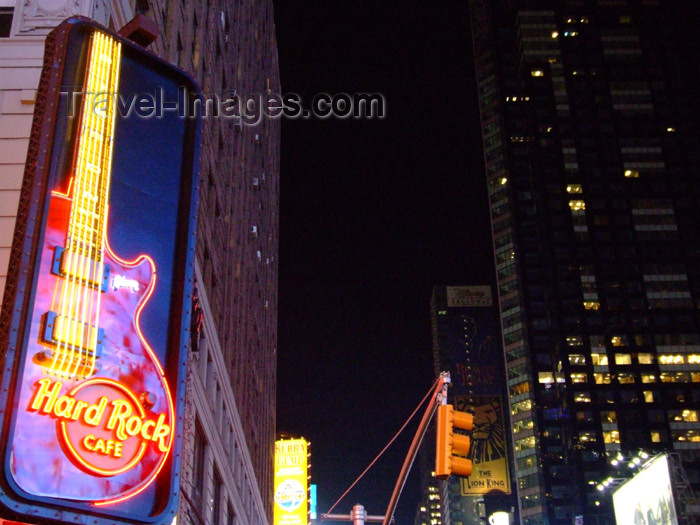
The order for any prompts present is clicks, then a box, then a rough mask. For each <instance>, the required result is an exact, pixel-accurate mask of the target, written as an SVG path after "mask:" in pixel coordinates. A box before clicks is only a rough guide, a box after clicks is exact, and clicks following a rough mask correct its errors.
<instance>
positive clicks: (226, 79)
mask: <svg viewBox="0 0 700 525" xmlns="http://www.w3.org/2000/svg"><path fill="white" fill-rule="evenodd" d="M136 14H144V15H145V16H146V17H148V18H150V19H151V20H153V21H155V22H156V23H157V26H158V32H159V38H158V39H157V40H156V41H155V42H154V43H153V44H152V45H151V46H150V48H149V50H151V51H152V52H154V53H156V54H158V55H159V56H161V57H162V58H164V59H166V60H168V61H169V62H171V63H173V64H176V65H178V66H179V67H181V68H182V69H184V70H185V71H187V72H189V73H190V74H191V75H192V76H193V77H194V78H196V80H197V81H198V82H199V84H200V86H201V88H202V91H203V94H204V97H205V98H207V99H212V100H214V99H216V98H217V97H218V98H219V99H234V100H241V101H244V100H246V97H253V96H256V97H262V96H263V95H264V94H270V93H279V90H280V87H279V71H278V69H279V68H278V62H277V47H276V40H275V28H274V17H273V9H272V2H269V1H263V2H219V1H216V0H208V1H193V0H182V1H178V2H173V1H167V0H154V1H148V0H78V1H72V0H71V1H65V0H50V1H48V2H43V1H42V2H39V1H33V0H30V1H15V0H2V1H0V290H2V289H4V286H5V276H6V274H7V265H8V258H9V252H10V246H11V244H12V237H13V230H14V222H15V215H16V211H17V206H18V200H19V193H20V191H19V190H20V186H21V182H22V176H23V171H24V162H25V157H26V154H27V146H28V142H29V134H30V130H31V123H32V113H33V111H34V102H35V97H36V89H37V86H38V81H39V75H40V71H41V67H42V64H43V50H44V39H45V37H46V35H47V34H48V33H49V32H50V31H51V29H53V28H54V27H55V26H56V25H58V24H59V23H60V22H61V21H63V20H64V19H65V18H67V17H69V16H74V15H82V16H87V17H90V18H93V19H95V20H96V21H98V22H99V23H101V24H103V25H105V26H107V27H110V28H113V29H114V28H116V29H119V28H121V27H123V26H124V25H125V24H126V23H127V22H129V21H130V20H131V19H132V18H133V17H134V16H135V15H136ZM202 129H203V131H202V135H203V137H202V138H203V140H202V151H201V157H202V164H201V172H200V173H201V174H200V188H201V190H200V191H201V193H200V208H199V217H198V231H197V247H196V253H197V257H196V265H195V266H196V268H195V270H196V281H197V282H196V284H197V294H196V297H195V305H194V306H195V308H194V312H195V314H194V316H193V319H194V323H193V330H192V342H191V353H190V356H189V365H190V366H189V374H188V389H187V403H186V404H187V409H186V414H185V439H184V444H183V462H182V464H183V472H182V476H181V479H182V484H183V485H182V495H183V497H182V499H181V511H180V520H184V523H193V524H199V525H204V524H207V525H208V524H212V525H213V524H217V523H227V524H233V523H236V524H239V523H240V524H245V523H247V524H255V525H257V524H260V523H269V522H271V519H272V482H273V455H274V454H273V450H274V440H275V397H276V396H275V385H276V338H277V335H276V330H277V327H276V318H277V240H278V216H277V212H278V191H279V183H278V176H279V140H280V126H279V121H274V120H262V119H260V120H259V121H257V122H254V123H253V122H242V121H240V120H236V119H233V118H216V117H214V116H212V115H208V116H207V118H204V119H203V127H202ZM0 293H1V292H0Z"/></svg>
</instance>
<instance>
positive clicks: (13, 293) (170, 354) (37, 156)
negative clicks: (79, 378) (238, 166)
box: [0, 17, 201, 524]
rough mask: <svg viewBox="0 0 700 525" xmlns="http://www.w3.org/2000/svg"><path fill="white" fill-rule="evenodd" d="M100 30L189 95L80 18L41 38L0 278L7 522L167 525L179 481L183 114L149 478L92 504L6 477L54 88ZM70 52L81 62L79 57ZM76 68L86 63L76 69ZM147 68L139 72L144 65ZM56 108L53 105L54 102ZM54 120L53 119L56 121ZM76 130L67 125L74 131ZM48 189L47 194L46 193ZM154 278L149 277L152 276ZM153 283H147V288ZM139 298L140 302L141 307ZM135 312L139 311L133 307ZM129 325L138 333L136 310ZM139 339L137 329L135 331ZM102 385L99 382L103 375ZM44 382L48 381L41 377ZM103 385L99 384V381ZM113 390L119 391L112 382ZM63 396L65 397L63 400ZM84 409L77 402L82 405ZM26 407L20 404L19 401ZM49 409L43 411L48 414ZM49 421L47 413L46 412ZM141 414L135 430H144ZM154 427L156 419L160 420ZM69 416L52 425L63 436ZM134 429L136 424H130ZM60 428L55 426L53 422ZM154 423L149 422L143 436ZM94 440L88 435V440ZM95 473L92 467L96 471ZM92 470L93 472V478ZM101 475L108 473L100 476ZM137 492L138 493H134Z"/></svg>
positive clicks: (192, 170)
mask: <svg viewBox="0 0 700 525" xmlns="http://www.w3.org/2000/svg"><path fill="white" fill-rule="evenodd" d="M97 32H100V33H104V34H106V35H108V36H109V38H111V39H113V40H114V41H116V42H118V43H119V45H120V46H121V48H122V49H123V50H124V51H125V52H127V53H128V54H129V56H130V57H131V58H132V59H133V61H134V62H135V63H138V64H142V65H143V66H144V67H147V68H151V69H152V70H153V71H157V72H158V74H160V75H163V76H165V77H167V78H168V79H171V80H172V81H173V82H176V83H179V84H177V85H182V86H186V88H187V89H188V90H189V92H190V93H191V94H192V95H195V96H196V95H197V94H198V93H199V87H198V86H197V83H196V81H195V80H194V79H193V78H192V77H191V76H190V75H188V74H187V73H185V72H183V71H181V70H179V69H178V68H176V67H174V66H172V65H171V64H169V63H167V62H165V61H164V60H162V59H160V58H159V57H157V56H156V55H154V54H152V53H150V52H148V51H145V50H144V49H143V48H142V47H140V46H138V45H136V44H135V43H133V42H132V41H130V40H128V39H125V38H123V37H122V36H120V35H118V34H116V33H115V32H114V31H111V30H108V29H106V28H104V27H102V26H100V25H99V24H97V23H96V22H94V21H92V20H90V19H88V18H85V17H73V18H69V19H67V20H66V21H64V22H63V23H61V24H60V25H59V26H58V27H57V28H56V29H54V30H53V31H52V32H51V33H50V34H49V35H48V37H47V39H46V48H45V55H44V67H43V70H42V74H41V78H40V83H39V89H38V92H37V100H36V108H35V112H34V120H33V124H32V131H31V136H30V142H29V149H28V154H27V162H26V165H25V172H24V180H23V183H22V189H21V193H20V204H19V209H18V214H17V221H16V225H15V232H14V238H13V245H12V251H11V254H10V261H9V268H8V276H7V284H6V287H5V295H4V299H3V307H2V317H1V318H0V350H1V351H2V367H1V370H0V373H1V374H2V377H1V379H0V453H1V454H2V460H3V462H2V468H0V512H1V513H2V515H3V516H4V517H8V518H11V519H27V520H30V521H36V520H37V519H39V520H42V521H46V520H57V521H62V522H85V521H86V519H89V520H90V521H91V522H92V523H95V524H103V523H104V524H106V523H120V524H121V523H123V524H127V523H129V524H133V523H149V524H150V523H170V522H171V521H172V519H173V518H174V517H175V515H176V513H177V509H178V504H179V490H180V488H179V485H180V483H179V481H180V467H181V453H180V450H181V447H182V438H183V412H184V402H185V389H186V384H185V381H186V370H187V354H188V353H187V349H188V347H189V340H190V333H189V332H190V316H191V305H192V288H193V283H194V258H195V243H194V235H195V231H196V213H197V200H198V184H199V181H198V177H199V174H198V171H199V156H200V149H199V143H200V135H201V122H200V120H199V119H198V118H193V117H189V119H188V120H187V121H186V123H185V124H184V125H183V129H184V132H183V135H182V144H181V148H182V150H181V151H182V159H181V164H180V173H179V179H178V180H179V186H178V196H179V197H178V199H179V200H178V203H177V206H176V208H177V209H176V211H175V215H176V219H175V224H173V227H174V231H173V237H174V238H175V239H176V240H177V243H178V250H177V251H176V252H177V253H175V254H174V255H173V260H172V265H171V269H170V273H169V276H168V281H169V282H170V283H172V284H171V285H170V287H169V288H166V289H165V291H166V293H167V295H168V296H169V302H168V305H169V309H168V312H169V313H168V317H167V320H168V328H169V333H168V337H167V348H165V349H163V350H162V351H161V354H160V355H161V356H162V361H163V362H161V363H157V364H156V366H157V367H159V368H162V370H163V372H162V374H163V377H164V379H163V381H165V384H166V389H167V390H166V391H168V392H169V394H170V398H171V400H172V405H173V408H172V420H170V421H169V425H170V431H171V432H172V437H171V438H169V439H171V441H170V448H169V450H168V452H167V453H166V455H165V456H164V459H163V460H162V463H161V464H159V469H158V472H157V473H156V474H154V478H153V479H152V480H151V481H149V482H148V484H147V487H144V489H145V490H146V489H147V490H148V491H150V495H149V496H148V497H147V498H145V497H143V496H142V495H138V494H139V493H136V494H135V497H133V498H131V499H127V500H124V501H117V500H114V502H108V503H110V504H109V505H99V502H95V501H90V500H89V499H88V500H84V499H83V500H81V499H76V498H73V497H68V498H66V497H62V496H61V495H60V494H59V495H53V496H52V495H45V494H35V493H32V492H28V491H26V490H24V489H23V488H22V487H20V486H19V485H18V483H17V482H16V480H15V479H14V478H13V473H12V470H13V469H12V466H11V464H12V454H11V451H10V447H11V446H12V439H13V438H12V435H13V434H12V432H13V428H14V427H15V425H16V417H17V416H16V414H17V413H18V411H19V410H21V407H20V406H19V405H18V399H19V391H20V390H21V384H20V382H21V380H22V379H23V378H22V377H21V376H20V374H21V372H22V367H23V362H24V360H25V359H26V357H25V352H26V346H27V340H28V337H29V333H30V330H31V327H30V325H31V316H32V312H31V308H32V305H33V303H34V297H35V296H36V294H37V291H36V289H35V286H36V282H37V279H38V272H39V262H38V261H39V260H40V256H39V252H40V250H41V248H42V242H43V241H42V239H43V238H44V237H45V231H46V228H47V226H46V220H47V217H48V209H49V205H48V201H49V199H50V198H51V197H52V190H54V189H55V188H53V187H51V186H50V185H51V181H52V180H53V179H51V177H52V175H51V174H52V170H56V169H57V168H56V167H55V166H54V163H56V162H57V161H60V160H61V158H62V155H63V157H65V156H69V155H71V154H70V153H66V152H65V151H64V152H63V153H61V151H62V150H65V149H66V148H63V147H62V146H60V144H59V143H60V142H61V140H62V137H63V135H62V133H65V132H66V130H67V129H69V128H70V126H71V125H72V124H71V125H69V124H68V123H67V122H66V121H67V120H68V119H66V118H65V112H66V109H65V104H66V103H67V101H65V100H63V101H62V100H61V99H60V90H61V89H62V86H63V85H64V84H65V82H66V78H65V75H66V71H67V69H68V67H67V65H66V63H67V61H68V60H70V59H71V58H70V57H71V56H74V55H75V54H76V53H75V52H74V53H73V55H71V54H70V53H69V51H70V49H69V46H70V45H74V42H75V41H76V38H80V36H76V35H81V34H82V33H84V34H85V35H92V34H94V33H97ZM81 53H82V52H79V53H78V55H80V56H81V58H80V59H81V60H82V59H84V56H82V55H84V53H82V54H81ZM85 67H86V66H85ZM151 69H149V70H151ZM62 104H63V106H62ZM61 119H63V121H62V120H61ZM75 129H76V128H73V130H74V132H75ZM54 193H55V192H54ZM154 280H155V279H154ZM154 286H155V285H154ZM145 302H146V301H145V300H144V301H143V303H145ZM139 308H142V306H141V303H140V304H139ZM140 313H141V310H139V311H138V313H137V316H136V321H135V325H136V327H137V330H139V331H140V328H138V326H139V322H138V316H139V315H140ZM139 336H140V334H139ZM105 382H106V380H105ZM47 384H48V383H47ZM102 386H104V385H102ZM118 388H121V387H117V389H118ZM64 397H65V396H64ZM86 406H87V404H86ZM25 408H26V407H25ZM54 415H55V414H50V416H51V417H53V416H54ZM46 417H49V416H46ZM143 421H145V419H144V420H142V421H141V426H144V425H145V424H144V423H143ZM161 423H162V421H161ZM69 424H70V422H69V423H68V424H66V422H65V421H64V422H63V423H62V425H63V428H64V432H66V431H65V428H66V427H67V426H69ZM134 425H139V422H138V421H135V422H134ZM59 427H60V424H58V423H57V428H59ZM154 430H155V423H152V424H151V423H149V433H150V434H149V433H147V435H152V434H153V432H152V431H154ZM90 443H91V444H93V445H94V443H95V440H94V439H93V440H90ZM98 470H99V469H98ZM96 475H98V474H96ZM102 475H113V473H112V472H107V473H106V474H105V473H104V472H103V473H102ZM139 492H140V491H139Z"/></svg>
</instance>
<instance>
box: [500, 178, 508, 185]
mask: <svg viewBox="0 0 700 525" xmlns="http://www.w3.org/2000/svg"><path fill="white" fill-rule="evenodd" d="M499 182H500V183H501V186H505V184H506V182H508V179H507V178H506V177H501V180H500V181H499Z"/></svg>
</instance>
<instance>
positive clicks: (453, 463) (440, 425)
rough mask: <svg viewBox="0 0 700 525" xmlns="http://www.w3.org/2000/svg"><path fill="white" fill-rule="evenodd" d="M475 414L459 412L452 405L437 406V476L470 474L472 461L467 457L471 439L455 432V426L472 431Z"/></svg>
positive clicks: (443, 477)
mask: <svg viewBox="0 0 700 525" xmlns="http://www.w3.org/2000/svg"><path fill="white" fill-rule="evenodd" d="M473 425H474V416H473V415H472V414H470V413H468V412H459V411H457V410H455V409H454V407H453V406H452V405H438V407H437V435H436V443H435V445H436V446H435V477H436V478H439V479H445V478H447V477H448V476H449V475H450V474H455V475H457V476H464V477H466V476H470V475H471V473H472V462H471V460H469V459H467V458H466V456H467V455H468V454H469V448H470V446H471V439H470V438H469V436H465V435H464V434H459V433H456V432H454V428H459V429H460V430H466V431H471V430H472V427H473Z"/></svg>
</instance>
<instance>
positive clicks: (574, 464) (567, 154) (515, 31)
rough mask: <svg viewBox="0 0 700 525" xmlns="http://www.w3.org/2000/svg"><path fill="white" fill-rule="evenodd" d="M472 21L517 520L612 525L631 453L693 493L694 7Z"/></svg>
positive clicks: (530, 5)
mask: <svg viewBox="0 0 700 525" xmlns="http://www.w3.org/2000/svg"><path fill="white" fill-rule="evenodd" d="M469 5H470V16H471V24H472V35H473V46H474V57H475V64H476V74H477V89H478V97H479V107H480V115H481V128H482V136H483V149H484V160H485V169H486V176H487V181H488V192H489V204H490V213H491V225H492V234H493V248H494V254H495V260H496V274H497V275H496V284H497V291H498V303H499V308H500V318H501V328H502V337H503V348H504V352H505V358H506V374H507V383H508V402H509V409H510V417H511V430H512V432H513V446H514V453H515V477H516V481H517V487H518V505H519V509H520V517H521V522H522V523H524V524H527V525H536V524H537V525H543V524H548V525H559V524H562V525H563V524H567V525H570V524H572V523H584V524H588V523H595V524H597V525H604V524H613V523H614V522H615V521H614V517H613V513H612V510H611V508H610V505H611V500H610V496H609V494H608V493H607V491H600V490H598V488H597V486H598V484H599V482H600V481H601V480H603V479H606V478H607V477H609V476H611V477H615V476H617V477H626V476H629V475H631V471H630V472H621V471H617V470H616V467H615V466H613V465H611V461H612V460H613V459H614V458H616V457H618V455H620V456H622V457H629V456H631V455H633V454H638V453H639V452H641V451H644V452H645V453H648V454H652V453H654V452H662V451H669V452H672V453H674V454H675V456H674V457H676V458H678V460H679V461H680V463H679V465H682V466H683V467H684V471H685V473H686V474H687V478H686V479H688V480H689V481H690V484H691V486H692V485H696V486H697V484H698V482H700V420H699V412H700V312H699V311H698V308H699V307H700V264H699V263H700V235H699V233H698V231H699V230H698V227H699V226H700V220H699V219H700V214H699V213H698V209H699V204H700V177H699V175H700V174H699V173H698V171H699V170H700V163H699V162H698V160H699V159H698V154H699V152H700V147H699V146H700V144H699V143H698V133H697V122H698V119H697V117H698V111H697V107H698V105H697V103H696V102H695V101H694V98H695V97H697V94H696V93H695V90H696V86H695V85H694V81H695V80H697V77H698V74H697V71H696V70H697V64H698V55H697V54H696V51H697V49H694V48H693V46H696V44H695V39H696V35H694V34H692V31H696V30H697V24H694V23H693V21H697V18H698V16H697V15H696V13H695V12H694V10H695V9H697V5H696V4H695V3H693V2H687V1H678V2H667V1H661V0H556V1H555V0H551V1H544V0H543V1H525V0H522V1H518V0H510V1H507V0H502V1H496V0H470V2H469ZM696 47H697V46H696ZM504 380H505V379H504ZM620 465H621V464H620ZM627 470H629V469H627ZM687 510H688V509H685V510H682V512H681V514H680V515H679V516H680V517H681V518H682V517H683V512H686V511H687Z"/></svg>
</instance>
